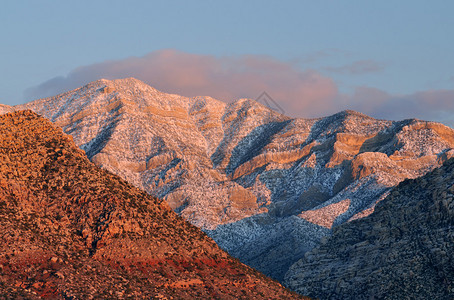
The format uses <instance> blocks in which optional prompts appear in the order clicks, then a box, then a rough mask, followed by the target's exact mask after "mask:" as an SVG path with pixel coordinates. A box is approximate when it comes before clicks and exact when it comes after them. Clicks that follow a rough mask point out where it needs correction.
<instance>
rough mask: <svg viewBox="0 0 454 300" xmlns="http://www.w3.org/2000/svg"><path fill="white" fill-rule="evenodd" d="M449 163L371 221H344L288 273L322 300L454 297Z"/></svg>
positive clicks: (396, 195)
mask: <svg viewBox="0 0 454 300" xmlns="http://www.w3.org/2000/svg"><path fill="white" fill-rule="evenodd" d="M453 198H454V159H451V160H449V161H447V162H446V163H445V164H444V165H443V166H442V167H441V168H439V169H436V170H434V171H433V172H431V173H429V174H427V175H425V176H423V177H421V178H417V179H411V180H405V181H403V182H401V183H400V184H399V185H398V186H397V187H396V188H394V189H393V190H392V191H391V193H390V194H389V196H388V197H387V198H386V199H385V200H383V201H381V202H380V203H378V204H377V205H376V207H375V212H374V213H373V214H371V215H370V216H368V217H366V218H363V219H360V220H356V221H352V222H350V223H346V224H343V225H341V226H338V227H336V228H335V229H334V233H333V235H332V236H331V237H330V238H328V239H327V240H325V241H324V242H323V243H322V244H321V245H320V246H319V247H318V248H315V249H314V250H313V251H311V252H309V253H307V254H306V255H305V257H304V258H303V259H301V260H300V261H298V262H297V263H295V264H294V265H293V266H292V267H291V268H290V270H289V271H288V273H287V275H286V279H285V283H286V284H287V285H288V286H289V287H290V288H292V289H294V290H296V291H298V292H300V293H303V294H305V295H309V296H311V297H314V298H320V299H453V298H454V200H453Z"/></svg>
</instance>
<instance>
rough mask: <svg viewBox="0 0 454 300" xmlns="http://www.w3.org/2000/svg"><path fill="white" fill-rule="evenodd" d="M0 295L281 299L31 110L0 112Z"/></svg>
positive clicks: (286, 295)
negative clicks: (95, 163) (105, 168)
mask: <svg viewBox="0 0 454 300" xmlns="http://www.w3.org/2000/svg"><path fill="white" fill-rule="evenodd" d="M0 229H1V230H0V241H1V242H0V298H1V299H13V298H14V299H39V298H47V299H90V298H94V299H145V298H147V299H197V298H199V299H200V298H205V299H208V298H217V299H241V298H242V299H258V298H261V299H272V298H274V299H290V298H299V296H298V295H296V294H294V293H291V292H289V291H288V290H286V289H284V288H283V287H282V286H281V285H280V284H279V283H277V282H275V281H273V280H271V279H270V278H268V277H265V276H264V275H262V274H261V273H259V272H257V271H255V270H253V269H251V268H250V267H247V266H245V265H243V264H242V263H240V262H239V261H238V260H236V259H234V258H232V257H230V256H229V255H228V254H227V253H226V252H224V251H222V250H221V249H220V248H219V247H218V246H217V245H216V243H215V242H214V241H213V240H212V239H211V238H209V237H208V236H207V235H206V234H205V233H203V232H202V231H201V230H200V229H198V228H197V227H195V226H193V225H191V224H189V223H188V222H186V221H185V220H184V219H183V218H181V217H180V216H178V215H177V214H176V213H174V212H173V211H172V210H171V209H170V208H169V206H168V204H167V203H166V202H165V201H162V200H158V199H157V198H154V197H152V196H150V195H148V194H147V193H145V192H143V191H141V190H139V189H137V188H135V187H134V186H132V185H131V184H130V183H128V182H126V181H124V180H122V179H120V177H118V176H117V175H113V174H112V173H110V172H108V171H105V170H102V169H100V168H98V167H96V166H95V165H94V164H93V163H91V162H90V161H89V160H88V159H87V157H86V155H85V152H84V151H82V150H80V149H79V148H77V147H76V145H75V144H74V142H73V139H72V137H71V136H68V135H66V134H64V133H63V131H62V130H61V129H59V128H57V127H56V126H55V125H53V124H52V123H51V122H50V121H48V120H46V119H44V118H42V117H39V116H38V115H36V114H35V113H33V112H31V111H19V112H14V113H7V114H4V115H2V116H0Z"/></svg>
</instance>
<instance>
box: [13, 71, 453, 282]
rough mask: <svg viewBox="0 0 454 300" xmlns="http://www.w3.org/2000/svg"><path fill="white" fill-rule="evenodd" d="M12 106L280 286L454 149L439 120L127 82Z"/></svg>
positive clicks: (450, 132)
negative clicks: (298, 115) (340, 230)
mask: <svg viewBox="0 0 454 300" xmlns="http://www.w3.org/2000/svg"><path fill="white" fill-rule="evenodd" d="M14 109H31V110H33V111H35V112H37V113H39V114H41V115H43V116H45V117H46V118H48V119H50V120H51V121H52V122H54V123H55V124H57V125H59V126H60V127H62V128H63V130H64V132H66V133H68V134H70V135H72V136H73V138H74V141H75V143H76V144H77V145H78V146H79V147H80V148H81V149H83V150H84V151H85V152H86V154H87V155H88V157H89V158H90V160H91V161H93V162H94V163H95V164H97V165H98V166H101V167H103V168H104V169H107V170H109V171H111V172H113V173H115V174H118V175H119V176H120V177H122V178H124V179H126V180H127V181H129V182H130V183H132V184H133V185H135V186H137V187H139V188H142V189H144V190H146V191H147V192H148V193H150V194H151V195H154V196H157V197H159V198H162V199H165V200H166V201H167V203H169V205H170V206H171V207H172V209H174V210H175V211H176V212H178V213H179V214H180V215H181V216H183V217H184V218H185V219H187V220H189V221H190V222H191V223H192V224H194V225H196V226H198V227H200V228H203V229H204V230H205V231H206V232H207V233H208V234H209V235H210V236H211V237H212V238H213V239H214V240H215V241H216V242H217V243H218V244H219V245H220V246H221V247H222V248H223V249H226V250H227V251H228V252H229V253H230V254H232V255H234V256H236V257H239V258H240V259H241V260H242V261H243V262H246V263H248V264H249V265H251V266H254V267H256V268H258V269H259V270H261V271H263V272H265V273H266V274H268V275H271V276H273V277H274V278H277V279H280V280H282V279H283V277H284V275H285V273H286V272H287V270H288V268H289V267H290V265H291V264H293V263H294V262H296V261H297V260H299V259H300V258H302V257H303V256H304V253H306V252H307V251H308V250H311V249H312V248H313V247H315V246H317V245H318V244H319V242H320V240H321V238H322V237H324V236H327V235H330V234H331V229H332V228H333V227H336V226H338V225H340V224H342V223H345V222H348V221H350V220H353V219H358V218H362V217H364V216H367V215H369V214H370V213H372V212H373V210H374V207H375V205H376V203H378V202H379V201H381V200H382V199H384V198H385V197H386V195H387V194H388V193H389V191H390V190H391V188H392V187H394V186H396V185H397V184H398V183H399V182H401V181H403V180H404V179H407V178H416V177H419V176H422V175H424V174H425V173H427V172H428V171H431V170H432V169H434V168H435V167H438V166H440V165H441V164H442V163H443V162H444V161H446V160H447V159H448V158H450V157H452V156H453V154H454V151H453V150H452V148H453V147H454V131H453V130H452V129H451V128H449V127H447V126H444V125H442V124H439V123H435V122H426V121H421V120H415V119H411V120H403V121H386V120H376V119H374V118H371V117H368V116H366V115H363V114H360V113H357V112H353V111H343V112H340V113H337V114H335V115H332V116H328V117H325V118H318V119H292V118H289V117H287V116H284V115H282V114H279V113H277V112H275V111H273V110H271V109H269V108H268V107H266V106H264V105H262V104H260V103H258V102H256V101H253V100H249V99H241V100H238V101H236V102H233V103H230V104H226V103H223V102H220V101H217V100H215V99H212V98H210V97H193V98H188V97H182V96H178V95H172V94H166V93H162V92H159V91H157V90H156V89H154V88H152V87H150V86H148V85H146V84H144V83H143V82H141V81H139V80H136V79H132V78H128V79H121V80H113V81H109V80H98V81H96V82H93V83H90V84H88V85H86V86H84V87H81V88H79V89H76V90H73V91H70V92H67V93H64V94H61V95H58V96H55V97H51V98H45V99H39V100H36V101H33V102H30V103H27V104H25V105H21V106H17V107H14Z"/></svg>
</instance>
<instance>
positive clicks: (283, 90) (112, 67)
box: [26, 50, 454, 126]
mask: <svg viewBox="0 0 454 300" xmlns="http://www.w3.org/2000/svg"><path fill="white" fill-rule="evenodd" d="M364 66H365V67H364V68H363V69H362V70H363V71H365V70H367V68H369V70H372V69H373V64H372V65H371V66H369V67H367V63H364ZM357 68H358V70H360V69H361V68H360V67H358V66H357ZM125 77H135V78H138V79H140V80H142V81H144V82H146V83H148V84H149V85H151V86H153V87H155V88H157V89H158V90H161V91H164V92H168V93H175V94H180V95H183V96H203V95H207V96H211V97H214V98H217V99H219V100H223V101H226V102H231V101H234V100H236V99H239V98H251V99H256V98H257V97H258V96H259V95H261V94H262V92H264V91H266V92H267V94H268V95H269V96H271V97H272V98H273V99H274V101H275V102H276V103H277V104H278V106H279V108H282V109H283V111H284V113H285V114H287V115H289V116H292V117H304V118H308V117H321V116H327V115H330V114H333V113H336V112H339V111H341V110H344V109H353V110H356V111H359V112H362V113H365V114H368V115H370V116H372V117H376V118H383V119H391V120H400V119H406V118H419V119H425V120H433V121H440V122H444V123H445V124H448V125H450V126H453V125H454V121H453V120H454V90H433V91H423V92H418V93H414V94H411V95H401V96H396V95H391V94H388V93H386V92H385V91H382V90H379V89H375V88H370V87H358V88H356V91H355V92H354V93H353V95H342V94H339V93H338V89H337V86H336V84H335V83H334V81H333V80H332V79H330V78H328V77H325V76H323V75H321V74H320V73H318V72H317V71H314V70H301V69H299V68H298V67H296V65H295V64H292V63H287V62H282V61H279V60H276V59H273V58H271V57H268V56H259V55H243V56H232V57H215V56H211V55H198V54H189V53H184V52H179V51H175V50H160V51H155V52H152V53H149V54H147V55H145V56H143V57H130V58H127V59H123V60H115V61H105V62H102V63H98V64H93V65H89V66H83V67H79V68H77V69H75V70H73V71H72V72H70V73H69V74H68V76H66V77H56V78H53V79H51V80H49V81H46V82H44V83H43V84H41V85H39V86H36V87H33V88H30V89H28V90H27V91H26V96H27V100H32V99H36V98H42V97H48V96H54V95H56V94H58V93H61V92H64V91H67V90H71V89H75V88H78V87H80V86H83V85H85V84H87V83H88V82H91V81H94V80H97V79H100V78H106V79H117V78H125Z"/></svg>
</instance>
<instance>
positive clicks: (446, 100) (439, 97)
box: [343, 87, 454, 126]
mask: <svg viewBox="0 0 454 300" xmlns="http://www.w3.org/2000/svg"><path fill="white" fill-rule="evenodd" d="M343 104H344V105H345V107H347V108H350V109H354V110H358V111H361V112H363V113H365V114H368V115H371V116H374V117H377V118H384V119H392V120H401V119H406V118H418V119H424V120H434V121H439V122H443V123H445V124H447V125H449V126H454V122H453V120H454V90H428V91H421V92H416V93H413V94H409V95H391V94H388V93H386V92H384V91H381V90H379V89H375V88H369V87H359V88H357V89H356V91H355V93H354V94H353V95H351V96H344V97H343Z"/></svg>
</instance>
